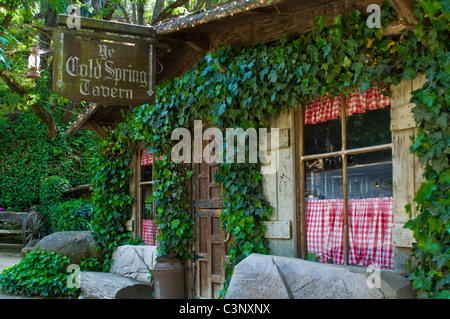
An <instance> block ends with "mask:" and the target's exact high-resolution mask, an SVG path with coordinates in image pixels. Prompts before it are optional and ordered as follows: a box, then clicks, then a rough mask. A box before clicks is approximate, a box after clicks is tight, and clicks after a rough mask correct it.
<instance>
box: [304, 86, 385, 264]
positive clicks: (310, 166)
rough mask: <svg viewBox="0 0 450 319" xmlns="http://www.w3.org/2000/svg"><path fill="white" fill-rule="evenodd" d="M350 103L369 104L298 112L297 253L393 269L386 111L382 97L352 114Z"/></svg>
mask: <svg viewBox="0 0 450 319" xmlns="http://www.w3.org/2000/svg"><path fill="white" fill-rule="evenodd" d="M374 91H375V90H373V91H370V92H369V91H368V93H366V95H370V96H373V94H374ZM375 93H376V92H375ZM361 96H362V97H361ZM378 96H380V95H378ZM355 98H356V99H363V100H364V99H366V100H365V101H367V100H370V97H369V98H367V97H364V95H363V94H358V95H353V96H350V97H349V98H348V99H345V98H340V97H339V98H336V99H335V100H333V101H326V102H325V103H324V104H321V105H320V107H317V105H312V108H314V107H316V110H315V111H314V110H313V111H311V109H304V110H303V112H302V125H301V128H300V136H302V137H303V138H302V140H301V142H300V143H299V153H300V183H299V186H300V193H301V194H303V196H301V200H300V205H301V206H300V207H301V218H300V223H301V225H300V226H301V230H302V231H301V234H302V235H301V238H300V239H301V242H300V246H301V251H302V252H306V253H307V254H313V255H315V256H316V257H317V258H318V259H319V261H322V262H332V263H336V264H351V265H359V266H365V267H367V266H370V265H374V266H377V267H383V268H392V267H393V265H392V262H393V253H392V252H393V248H392V243H391V231H392V219H393V216H392V144H391V132H390V107H389V106H387V104H388V100H386V99H385V98H384V97H383V96H382V95H381V99H380V98H378V100H377V101H375V103H371V106H370V107H369V108H367V107H363V108H359V109H358V107H355V105H354V104H355ZM336 100H337V101H336ZM358 101H359V100H358ZM371 101H372V100H371ZM380 101H383V102H382V103H380ZM357 104H358V103H357ZM327 107H330V108H336V107H338V108H339V111H338V112H336V110H333V112H331V111H330V112H328V111H326V109H327ZM324 109H325V111H324ZM355 110H356V111H355ZM314 112H316V114H319V115H318V116H316V115H314ZM324 113H328V114H330V115H329V116H327V115H326V114H325V115H324ZM331 114H333V115H331ZM337 114H340V116H336V115H337ZM311 119H313V120H311ZM302 257H303V258H304V257H306V254H305V253H303V255H302Z"/></svg>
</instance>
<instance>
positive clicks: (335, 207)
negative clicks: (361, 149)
mask: <svg viewBox="0 0 450 319" xmlns="http://www.w3.org/2000/svg"><path fill="white" fill-rule="evenodd" d="M305 164H306V167H305V171H306V194H305V196H306V201H305V213H306V217H307V222H306V241H307V250H308V258H309V259H312V260H318V261H321V262H325V263H326V262H331V263H334V264H344V262H345V259H344V210H343V207H344V206H343V205H344V201H343V197H342V194H343V188H342V161H341V157H340V156H338V157H331V158H324V159H320V160H311V161H307V162H306V163H305Z"/></svg>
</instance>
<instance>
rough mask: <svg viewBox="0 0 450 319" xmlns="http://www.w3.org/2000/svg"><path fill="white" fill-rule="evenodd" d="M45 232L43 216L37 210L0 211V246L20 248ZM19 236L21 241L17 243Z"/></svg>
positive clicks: (37, 238) (41, 236)
mask: <svg viewBox="0 0 450 319" xmlns="http://www.w3.org/2000/svg"><path fill="white" fill-rule="evenodd" d="M46 233H47V226H46V223H45V219H44V216H43V215H42V214H41V213H40V212H38V211H31V212H8V211H3V212H0V236H1V237H3V238H4V239H3V241H5V242H4V243H3V242H2V240H1V239H0V248H22V247H23V246H26V245H27V244H28V243H30V242H31V241H35V240H39V239H41V238H43V237H44V236H45V235H46ZM16 238H21V240H22V243H21V244H20V243H17V242H18V241H19V240H20V239H16Z"/></svg>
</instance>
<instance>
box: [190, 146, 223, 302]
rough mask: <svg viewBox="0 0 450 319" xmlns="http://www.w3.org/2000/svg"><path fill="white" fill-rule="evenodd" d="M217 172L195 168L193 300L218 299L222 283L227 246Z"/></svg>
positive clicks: (213, 166) (209, 167)
mask: <svg viewBox="0 0 450 319" xmlns="http://www.w3.org/2000/svg"><path fill="white" fill-rule="evenodd" d="M204 144H207V141H205V142H204ZM204 146H205V145H204ZM217 171H218V164H216V163H212V164H208V163H206V162H203V163H201V164H195V170H194V172H195V175H194V194H195V196H194V218H195V219H194V220H195V258H194V259H195V262H194V267H193V271H194V287H195V292H194V297H195V298H208V299H217V298H218V296H219V292H220V290H221V289H222V286H223V281H224V280H225V273H224V271H223V268H224V263H225V261H226V257H227V256H226V254H227V244H226V241H225V240H226V236H225V233H224V232H223V231H222V230H221V229H220V226H219V224H220V214H221V213H222V206H223V199H222V190H221V188H220V186H219V185H218V184H217V183H216V181H215V178H214V175H215V174H216V173H217Z"/></svg>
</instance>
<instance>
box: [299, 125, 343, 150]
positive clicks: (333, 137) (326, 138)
mask: <svg viewBox="0 0 450 319" xmlns="http://www.w3.org/2000/svg"><path fill="white" fill-rule="evenodd" d="M305 137H306V138H305V146H304V147H305V151H304V154H305V155H311V154H321V153H330V152H336V151H340V150H341V149H342V129H341V119H337V120H332V121H327V122H324V123H317V124H307V125H305Z"/></svg>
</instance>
